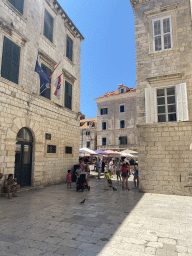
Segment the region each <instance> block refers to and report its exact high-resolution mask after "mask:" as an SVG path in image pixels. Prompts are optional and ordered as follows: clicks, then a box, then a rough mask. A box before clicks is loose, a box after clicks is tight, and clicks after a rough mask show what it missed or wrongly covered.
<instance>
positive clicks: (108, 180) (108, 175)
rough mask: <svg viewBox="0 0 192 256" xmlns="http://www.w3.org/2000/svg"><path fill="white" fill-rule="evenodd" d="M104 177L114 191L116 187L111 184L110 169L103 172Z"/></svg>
mask: <svg viewBox="0 0 192 256" xmlns="http://www.w3.org/2000/svg"><path fill="white" fill-rule="evenodd" d="M105 177H106V179H107V182H108V184H109V186H110V187H112V188H113V190H114V191H116V190H117V189H116V188H115V187H114V186H113V183H112V180H111V171H110V170H109V171H108V172H107V173H106V174H105Z"/></svg>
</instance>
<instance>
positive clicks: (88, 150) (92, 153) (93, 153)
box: [79, 148, 97, 155]
mask: <svg viewBox="0 0 192 256" xmlns="http://www.w3.org/2000/svg"><path fill="white" fill-rule="evenodd" d="M79 153H86V154H90V155H97V153H96V152H95V151H93V150H91V149H89V148H80V149H79Z"/></svg>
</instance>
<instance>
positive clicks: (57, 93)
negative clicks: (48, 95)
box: [53, 74, 62, 99]
mask: <svg viewBox="0 0 192 256" xmlns="http://www.w3.org/2000/svg"><path fill="white" fill-rule="evenodd" d="M61 76H62V74H61V75H60V76H58V77H57V78H56V79H55V80H54V81H53V85H54V86H55V87H56V90H55V92H54V95H55V96H56V97H57V98H58V99H60V96H61Z"/></svg>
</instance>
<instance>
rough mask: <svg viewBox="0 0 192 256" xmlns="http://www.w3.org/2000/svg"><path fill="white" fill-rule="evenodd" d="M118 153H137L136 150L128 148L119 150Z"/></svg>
mask: <svg viewBox="0 0 192 256" xmlns="http://www.w3.org/2000/svg"><path fill="white" fill-rule="evenodd" d="M120 153H127V154H138V152H136V151H134V150H130V149H125V150H123V151H121V152H120Z"/></svg>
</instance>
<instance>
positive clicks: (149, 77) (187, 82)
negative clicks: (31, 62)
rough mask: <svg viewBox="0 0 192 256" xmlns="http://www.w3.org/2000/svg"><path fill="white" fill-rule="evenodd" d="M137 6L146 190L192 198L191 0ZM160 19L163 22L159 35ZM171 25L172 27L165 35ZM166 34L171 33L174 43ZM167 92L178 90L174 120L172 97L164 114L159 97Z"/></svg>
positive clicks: (137, 2) (149, 0)
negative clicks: (171, 109)
mask: <svg viewBox="0 0 192 256" xmlns="http://www.w3.org/2000/svg"><path fill="white" fill-rule="evenodd" d="M131 4H132V7H133V11H134V14H135V40H136V67H137V72H136V77H137V78H136V79H137V128H138V146H139V148H138V150H139V172H140V173H139V175H140V190H141V191H144V192H155V193H165V194H178V195H191V194H192V151H190V150H192V86H191V85H192V55H191V52H192V47H191V40H192V30H191V6H190V1H189V0H187V1H186V0H131ZM165 19H166V20H165ZM168 19H169V21H168ZM160 21H162V23H161V28H160V27H159V32H158V26H159V25H158V24H160ZM167 21H168V22H169V24H168V26H169V28H170V29H168V30H167V31H165V30H166V29H165V23H166V22H167ZM158 22H159V23H158ZM170 24H171V25H170ZM162 27H163V29H164V30H162ZM165 32H167V33H168V34H169V35H171V40H170V42H169V43H168V44H167V41H166V35H165ZM158 34H159V35H160V34H161V38H164V41H163V40H162V41H161V43H159V44H160V45H158V42H157V41H158V40H160V36H159V38H157V37H158V36H157V35H158ZM169 35H168V37H169ZM158 47H159V48H158ZM163 47H164V48H163ZM157 49H159V50H157ZM167 88H174V90H175V96H174V97H175V101H176V115H175V114H174V115H172V117H171V115H170V118H172V119H171V120H170V119H169V114H168V113H169V107H168V103H169V101H168V96H167V98H166V97H165V99H166V101H165V103H164V104H165V109H166V108H167V110H162V108H161V106H160V103H159V101H158V99H157V97H158V93H160V89H163V90H164V93H167V95H168V89H167ZM165 91H166V92H165ZM166 102H167V103H166ZM173 109H174V108H173ZM164 111H166V115H167V117H168V119H166V121H163V122H162V119H161V118H160V117H159V115H160V113H161V112H162V113H163V112H164ZM175 117H176V120H175ZM160 120H161V121H160Z"/></svg>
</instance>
